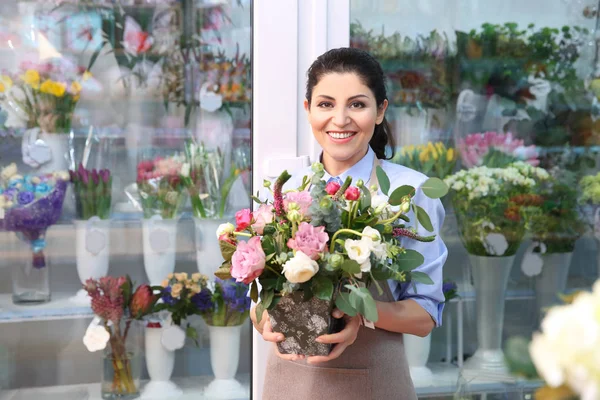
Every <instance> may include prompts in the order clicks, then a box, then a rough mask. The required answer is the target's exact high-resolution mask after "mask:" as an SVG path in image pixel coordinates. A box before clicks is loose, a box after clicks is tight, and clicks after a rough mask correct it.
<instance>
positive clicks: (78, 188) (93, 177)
mask: <svg viewBox="0 0 600 400" xmlns="http://www.w3.org/2000/svg"><path fill="white" fill-rule="evenodd" d="M69 175H70V176H71V183H72V184H73V186H74V191H75V205H76V214H77V218H79V219H83V220H88V219H90V218H91V217H94V216H96V217H98V218H100V219H108V218H109V217H110V208H111V199H112V176H111V174H110V171H109V170H108V169H101V170H99V171H98V170H96V169H92V170H91V171H90V170H88V169H85V168H84V167H83V165H82V164H79V168H77V170H75V171H71V170H70V171H69Z"/></svg>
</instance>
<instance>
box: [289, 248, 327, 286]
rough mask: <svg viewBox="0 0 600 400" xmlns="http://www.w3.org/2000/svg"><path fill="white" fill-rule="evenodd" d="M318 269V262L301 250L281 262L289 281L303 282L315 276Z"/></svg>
mask: <svg viewBox="0 0 600 400" xmlns="http://www.w3.org/2000/svg"><path fill="white" fill-rule="evenodd" d="M318 271H319V264H317V262H316V261H314V260H312V259H311V258H310V257H309V256H307V255H306V254H304V253H303V252H301V251H297V252H296V255H295V256H294V257H292V259H291V260H288V261H287V262H286V263H285V264H283V270H282V272H283V273H284V275H285V277H286V279H287V280H288V281H290V282H291V283H303V282H306V281H308V280H309V279H310V278H312V277H313V276H315V274H316V273H317V272H318Z"/></svg>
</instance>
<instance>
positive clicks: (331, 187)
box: [325, 181, 341, 196]
mask: <svg viewBox="0 0 600 400" xmlns="http://www.w3.org/2000/svg"><path fill="white" fill-rule="evenodd" d="M340 187H341V186H340V184H339V183H337V182H336V181H331V182H329V183H328V184H327V186H325V191H326V192H327V194H328V195H330V196H333V195H334V194H336V193H337V191H338V190H340Z"/></svg>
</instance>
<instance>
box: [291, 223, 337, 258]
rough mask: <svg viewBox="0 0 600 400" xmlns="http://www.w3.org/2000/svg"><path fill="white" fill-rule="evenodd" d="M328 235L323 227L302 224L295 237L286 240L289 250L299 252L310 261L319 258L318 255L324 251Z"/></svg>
mask: <svg viewBox="0 0 600 400" xmlns="http://www.w3.org/2000/svg"><path fill="white" fill-rule="evenodd" d="M328 240H329V235H328V234H327V232H325V227H324V226H319V227H314V226H312V225H311V224H309V223H307V222H302V223H301V224H300V226H299V227H298V231H297V232H296V236H295V237H294V238H292V239H290V240H288V242H287V245H288V247H289V248H290V249H293V250H297V251H301V252H303V253H304V254H306V255H307V256H309V257H310V258H311V259H312V260H316V259H318V258H319V253H322V252H324V251H325V249H326V247H327V241H328Z"/></svg>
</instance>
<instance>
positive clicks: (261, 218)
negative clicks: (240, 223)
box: [252, 204, 273, 235]
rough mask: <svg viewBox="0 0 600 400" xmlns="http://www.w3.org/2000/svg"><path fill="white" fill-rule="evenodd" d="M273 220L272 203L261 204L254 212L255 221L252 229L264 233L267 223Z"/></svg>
mask: <svg viewBox="0 0 600 400" xmlns="http://www.w3.org/2000/svg"><path fill="white" fill-rule="evenodd" d="M271 222H273V206H272V205H270V204H261V205H260V207H258V210H256V212H255V213H254V223H253V224H252V229H254V230H255V231H256V233H258V234H259V235H262V234H263V231H264V229H265V225H267V224H270V223H271Z"/></svg>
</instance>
